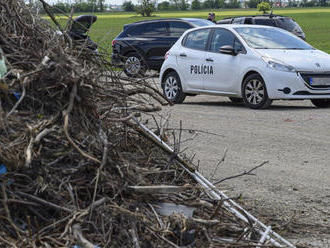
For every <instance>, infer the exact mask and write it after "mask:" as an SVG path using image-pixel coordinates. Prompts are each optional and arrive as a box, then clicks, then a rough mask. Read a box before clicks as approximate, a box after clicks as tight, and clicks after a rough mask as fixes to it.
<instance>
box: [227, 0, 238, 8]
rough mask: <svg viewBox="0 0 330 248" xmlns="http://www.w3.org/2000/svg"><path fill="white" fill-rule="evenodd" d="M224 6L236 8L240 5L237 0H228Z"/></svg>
mask: <svg viewBox="0 0 330 248" xmlns="http://www.w3.org/2000/svg"><path fill="white" fill-rule="evenodd" d="M225 7H226V8H229V9H237V8H239V7H240V3H239V2H238V1H237V0H230V1H229V3H226V5H225Z"/></svg>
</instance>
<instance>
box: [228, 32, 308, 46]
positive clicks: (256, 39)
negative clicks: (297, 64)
mask: <svg viewBox="0 0 330 248" xmlns="http://www.w3.org/2000/svg"><path fill="white" fill-rule="evenodd" d="M234 29H235V30H236V32H237V33H238V34H239V35H240V36H241V37H242V38H243V39H244V40H245V42H246V43H247V44H248V45H249V46H250V47H252V48H255V49H286V50H289V49H294V50H312V49H314V48H313V47H312V46H310V45H308V44H307V43H306V42H304V41H303V40H301V39H300V38H298V37H296V36H294V35H291V34H290V33H287V32H286V31H282V30H280V29H273V28H253V27H239V28H234Z"/></svg>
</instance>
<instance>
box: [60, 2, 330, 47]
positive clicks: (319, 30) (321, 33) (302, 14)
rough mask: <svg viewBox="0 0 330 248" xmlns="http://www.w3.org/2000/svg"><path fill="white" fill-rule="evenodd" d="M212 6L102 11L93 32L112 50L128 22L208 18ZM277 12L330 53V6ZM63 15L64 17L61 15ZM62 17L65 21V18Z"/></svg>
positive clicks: (246, 12) (243, 12)
mask: <svg viewBox="0 0 330 248" xmlns="http://www.w3.org/2000/svg"><path fill="white" fill-rule="evenodd" d="M212 11H213V12H215V14H216V19H217V20H220V19H222V18H224V17H229V16H239V15H256V14H259V13H258V11H257V10H256V9H252V10H251V9H249V10H243V9H238V10H219V11H214V10H212ZM209 12H210V11H209V10H201V11H178V12H155V13H154V16H153V17H141V16H137V15H136V14H135V13H128V12H119V13H106V14H103V13H102V14H98V21H97V22H96V23H95V24H94V25H93V27H92V29H91V31H90V35H91V37H92V39H93V40H95V41H97V42H98V43H99V45H100V46H102V47H104V48H106V49H107V50H108V51H111V41H112V40H113V39H114V38H115V37H116V36H117V34H118V33H119V32H121V31H122V29H123V26H124V24H127V23H132V22H136V21H141V20H146V19H157V18H170V17H173V18H179V17H196V18H206V17H207V14H208V13H209ZM274 14H278V15H285V16H290V17H292V18H294V19H295V20H296V21H297V22H298V23H299V25H300V26H301V27H302V29H303V30H304V31H305V33H306V39H307V42H309V43H310V44H311V45H313V46H314V47H315V48H317V49H320V50H323V51H325V52H327V53H330V8H308V9H306V8H287V9H275V10H274ZM61 19H62V18H61ZM62 21H64V20H63V19H62Z"/></svg>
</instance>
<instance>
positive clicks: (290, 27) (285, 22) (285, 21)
mask: <svg viewBox="0 0 330 248" xmlns="http://www.w3.org/2000/svg"><path fill="white" fill-rule="evenodd" d="M276 20H277V23H278V26H279V27H280V28H283V29H285V30H287V31H290V32H291V31H294V30H296V31H302V30H301V28H300V26H299V25H298V24H297V23H296V22H295V21H294V20H292V19H291V18H277V19H276Z"/></svg>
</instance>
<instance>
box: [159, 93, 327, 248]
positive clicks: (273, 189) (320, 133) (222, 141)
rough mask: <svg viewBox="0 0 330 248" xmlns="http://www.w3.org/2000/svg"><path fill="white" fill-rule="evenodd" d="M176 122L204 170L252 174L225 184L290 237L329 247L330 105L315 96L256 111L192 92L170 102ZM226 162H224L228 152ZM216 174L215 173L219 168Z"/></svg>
mask: <svg viewBox="0 0 330 248" xmlns="http://www.w3.org/2000/svg"><path fill="white" fill-rule="evenodd" d="M167 113H170V114H171V126H174V127H179V123H180V120H181V121H182V125H183V128H186V129H195V130H203V131H207V132H211V133H216V134H219V135H223V136H219V135H212V134H205V133H201V132H197V134H195V132H185V134H184V138H189V137H192V136H195V137H194V139H193V140H192V141H187V142H185V143H184V145H183V146H182V148H184V147H187V148H188V150H187V153H188V154H196V155H195V162H196V161H197V160H200V170H201V171H202V173H203V174H204V175H205V176H207V177H209V178H213V181H215V180H217V179H222V178H226V177H229V176H232V175H236V174H239V173H241V172H244V171H247V170H249V169H251V168H253V167H255V166H257V165H258V164H260V163H262V162H264V161H269V162H268V163H267V164H265V165H264V166H262V167H261V168H259V169H257V170H256V171H254V173H255V174H256V175H255V176H244V177H239V178H236V179H231V180H228V181H225V182H223V183H221V184H220V185H219V187H220V188H222V189H224V190H226V191H227V193H228V194H229V195H231V196H233V197H234V196H238V195H240V194H241V198H242V199H243V201H244V202H245V204H246V208H247V209H248V210H250V211H251V212H252V213H253V214H255V215H256V216H257V217H258V218H260V219H261V220H264V221H265V222H266V223H267V224H271V225H272V226H273V227H274V228H275V229H276V230H277V231H278V232H279V233H281V234H282V235H283V236H284V237H285V238H288V239H289V240H292V241H294V242H298V243H300V244H304V245H306V247H330V207H329V206H330V163H329V161H330V152H329V151H330V109H316V108H314V107H313V105H312V104H311V103H310V101H276V102H273V104H272V106H271V107H270V108H269V109H267V110H251V109H248V108H246V107H245V106H244V105H242V104H233V103H231V102H230V101H229V99H228V98H226V97H219V96H196V97H187V98H186V100H185V102H184V103H183V104H180V105H175V106H173V107H166V108H164V110H163V114H167ZM226 149H227V150H228V151H227V154H226V157H225V161H224V162H223V163H221V164H220V165H219V166H217V164H218V161H219V160H221V158H222V156H223V154H224V151H225V150H226ZM214 171H215V172H214Z"/></svg>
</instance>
